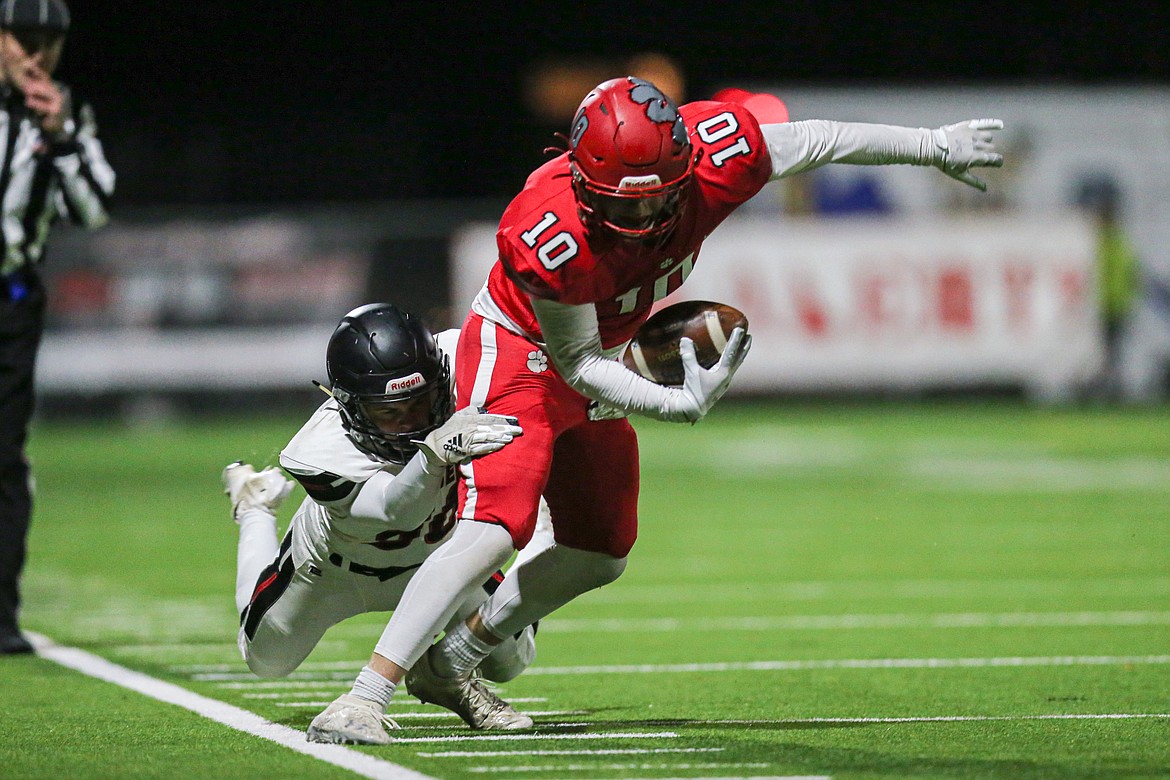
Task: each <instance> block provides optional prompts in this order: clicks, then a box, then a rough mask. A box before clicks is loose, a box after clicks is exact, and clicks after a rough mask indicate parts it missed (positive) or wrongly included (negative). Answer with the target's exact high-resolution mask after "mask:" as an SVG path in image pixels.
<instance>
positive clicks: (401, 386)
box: [386, 371, 427, 395]
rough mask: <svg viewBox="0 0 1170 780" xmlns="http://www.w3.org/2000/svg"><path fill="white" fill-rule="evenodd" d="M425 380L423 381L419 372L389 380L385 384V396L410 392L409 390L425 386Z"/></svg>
mask: <svg viewBox="0 0 1170 780" xmlns="http://www.w3.org/2000/svg"><path fill="white" fill-rule="evenodd" d="M426 383H427V380H425V379H423V375H422V374H420V373H419V372H417V371H416V372H414V373H413V374H411V375H410V376H403V377H399V378H397V379H391V380H390V381H389V382H387V383H386V394H387V395H389V394H390V393H401V392H402V391H403V390H410V389H411V388H414V387H418V386H419V385H425V384H426Z"/></svg>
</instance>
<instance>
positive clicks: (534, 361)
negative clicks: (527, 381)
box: [528, 349, 548, 374]
mask: <svg viewBox="0 0 1170 780" xmlns="http://www.w3.org/2000/svg"><path fill="white" fill-rule="evenodd" d="M528 370H529V371H531V372H532V373H534V374H540V373H543V372H545V371H548V356H547V355H545V354H544V353H543V352H541V351H540V350H539V349H534V350H532V351H531V352H529V353H528Z"/></svg>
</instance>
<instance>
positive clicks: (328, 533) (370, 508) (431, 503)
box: [280, 399, 456, 568]
mask: <svg viewBox="0 0 1170 780" xmlns="http://www.w3.org/2000/svg"><path fill="white" fill-rule="evenodd" d="M280 465H281V466H282V467H283V468H284V469H285V471H287V472H288V473H289V474H290V475H291V476H292V477H293V478H294V479H296V480H297V481H298V482H300V484H301V485H302V486H303V487H304V488H305V492H306V493H308V497H307V498H306V499H305V500H304V502H303V503H302V504H301V506H300V508H299V509H298V510H297V512H296V515H295V516H294V517H293V520H292V524H291V525H290V533H291V534H292V550H293V559H294V560H295V561H296V562H297V563H298V565H299V564H300V563H301V562H303V561H305V560H315V561H318V562H322V563H332V564H333V565H335V566H340V565H342V563H341V562H339V560H338V559H337V558H336V556H341V559H343V560H344V562H345V565H347V566H348V564H349V563H350V562H353V563H357V564H360V565H362V566H369V567H376V568H384V567H390V566H413V565H417V564H419V563H421V562H422V561H423V560H425V559H426V557H427V556H428V555H430V554H431V553H432V552H433V551H434V550H435V548H436V547H438V546H439V545H440V544H442V543H443V542H444V541H446V539H447V537H448V536H449V535H450V533H451V530H452V529H453V528H454V527H455V510H456V493H455V470H454V468H451V467H446V468H443V469H442V470H441V471H439V472H437V473H436V472H432V471H428V470H427V467H426V459H425V458H424V457H423V456H421V455H416V456H415V457H414V458H412V459H411V460H410V461H408V462H407V464H406V465H404V466H400V465H397V464H394V463H388V462H386V461H384V460H381V459H379V458H377V457H375V456H373V455H370V454H369V453H367V452H365V451H364V450H361V449H359V448H358V446H357V445H356V444H354V443H353V441H352V440H351V439H350V438H349V436H348V435H347V434H346V432H345V429H344V428H343V427H342V424H341V414H340V411H339V409H338V404H337V402H336V401H334V400H332V399H330V400H328V401H326V402H325V403H323V404H321V406H320V407H319V408H318V409H317V411H316V412H315V413H314V414H313V416H312V417H311V418H309V421H308V422H306V423H305V425H304V426H303V427H302V428H301V429H300V431H298V432H297V434H296V435H295V436H293V438H292V440H291V441H289V443H288V445H287V446H286V447H285V448H284V450H283V451H282V452H281V453H280ZM331 556H333V558H331Z"/></svg>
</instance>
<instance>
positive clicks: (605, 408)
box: [585, 401, 630, 422]
mask: <svg viewBox="0 0 1170 780" xmlns="http://www.w3.org/2000/svg"><path fill="white" fill-rule="evenodd" d="M585 416H586V417H588V418H589V420H590V421H592V422H598V421H599V420H620V419H622V418H623V417H629V416H630V415H629V414H628V413H626V412H624V411H622V410H621V409H619V408H617V407H616V406H610V405H609V404H607V403H604V402H603V401H591V402H590V403H589V408H588V409H586V410H585Z"/></svg>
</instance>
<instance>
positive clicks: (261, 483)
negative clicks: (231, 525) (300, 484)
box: [223, 460, 295, 522]
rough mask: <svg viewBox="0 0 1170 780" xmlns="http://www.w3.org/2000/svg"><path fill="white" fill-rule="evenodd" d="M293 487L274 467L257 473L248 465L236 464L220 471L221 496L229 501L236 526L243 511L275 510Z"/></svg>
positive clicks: (231, 464) (292, 483)
mask: <svg viewBox="0 0 1170 780" xmlns="http://www.w3.org/2000/svg"><path fill="white" fill-rule="evenodd" d="M294 486H295V483H294V482H293V481H292V480H291V479H285V477H284V475H283V474H281V473H280V470H279V469H277V468H276V467H274V466H269V467H268V468H266V469H264V470H263V471H259V472H258V471H256V469H254V468H253V467H252V465H251V464H249V463H244V462H243V461H238V460H237V461H236V462H235V463H229V464H228V465H227V466H226V467H225V468H224V470H223V492H224V493H226V494H227V496H228V497H229V498H230V499H231V501H232V517H233V518H235V519H236V522H239V519H240V512H241V511H243V510H247V509H267V510H270V511H274V510H276V509H277V508H278V507H279V506H280V504H281V502H283V501H284V499H285V498H287V497H288V494H289V493H291V492H292V489H293V487H294Z"/></svg>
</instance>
